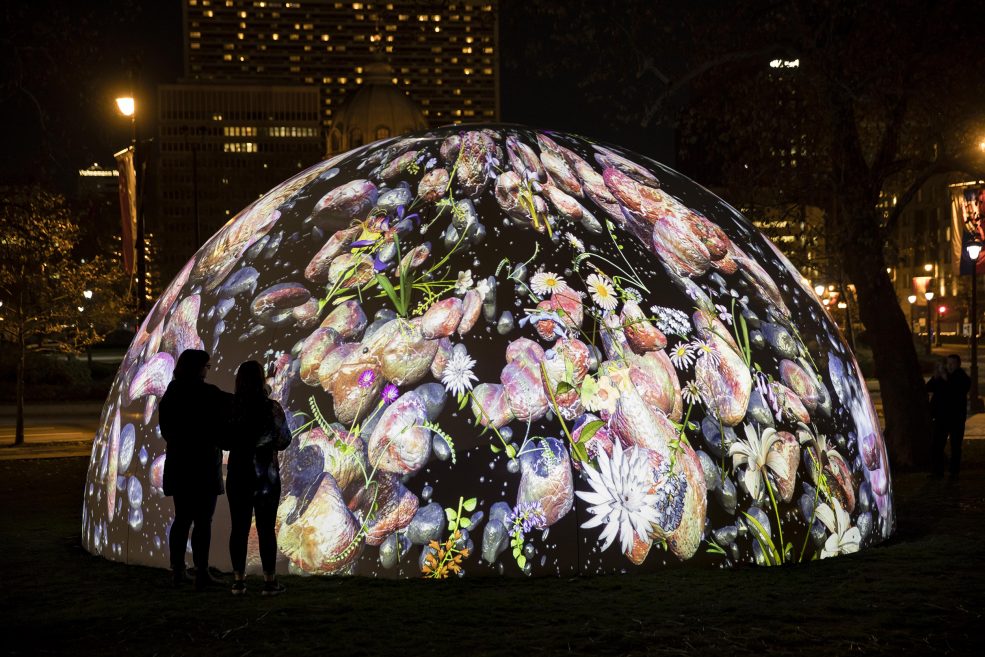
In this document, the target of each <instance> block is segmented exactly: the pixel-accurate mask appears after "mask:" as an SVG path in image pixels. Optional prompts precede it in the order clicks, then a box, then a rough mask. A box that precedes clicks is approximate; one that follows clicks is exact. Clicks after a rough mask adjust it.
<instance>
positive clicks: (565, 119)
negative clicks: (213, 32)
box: [0, 0, 673, 194]
mask: <svg viewBox="0 0 985 657" xmlns="http://www.w3.org/2000/svg"><path fill="white" fill-rule="evenodd" d="M0 17H2V21H3V24H2V35H3V37H4V38H3V39H2V43H3V45H2V47H3V48H4V49H5V50H6V51H7V52H6V53H5V54H4V56H3V57H2V60H3V62H2V64H0V65H2V66H3V87H2V91H3V93H2V96H0V98H2V102H0V112H2V117H3V121H4V124H5V125H8V126H9V125H14V126H16V129H15V130H12V131H9V132H8V135H9V137H8V140H7V144H6V150H7V153H6V157H4V158H3V164H2V165H0V179H3V180H8V181H24V180H39V179H40V180H42V181H45V182H47V183H48V184H51V185H53V186H54V187H55V188H56V189H58V190H59V191H63V192H66V193H69V194H71V193H72V192H73V191H74V186H75V175H76V174H75V172H76V171H77V170H78V169H79V168H82V167H85V166H88V165H89V164H91V163H93V162H99V163H100V164H103V165H110V164H111V163H112V154H113V152H115V151H116V150H118V149H120V148H122V147H123V146H125V145H126V144H127V142H128V141H129V125H128V123H127V121H126V120H125V119H123V118H122V117H120V116H118V115H117V114H116V113H115V111H114V105H113V99H114V98H115V97H116V96H118V95H121V94H124V93H126V92H127V90H128V87H129V81H128V70H130V68H131V67H133V68H134V69H135V70H137V71H138V75H137V78H136V80H135V92H136V94H137V95H138V97H143V98H146V99H147V102H153V98H154V97H155V96H156V86H157V85H158V84H167V83H172V82H176V81H178V79H179V78H180V77H181V76H182V73H183V70H182V24H181V2H179V1H178V0H154V1H151V0H143V1H141V0H93V1H89V2H69V1H67V0H62V1H61V2H59V1H57V0H14V1H13V2H9V3H5V6H4V9H3V10H2V14H0ZM551 29H556V28H555V26H553V25H551V24H550V21H549V20H548V19H545V18H544V17H542V16H540V17H539V16H536V15H535V14H533V13H531V11H530V10H529V9H528V8H527V6H526V3H524V2H517V1H512V0H507V1H505V2H502V3H501V8H500V53H501V54H500V57H501V59H500V84H501V95H500V98H501V117H500V118H501V120H502V121H504V122H513V123H524V124H529V125H532V126H536V127H542V128H551V129H557V130H567V131H573V132H577V133H581V134H584V135H586V136H589V137H592V138H596V139H601V140H606V141H612V142H615V143H619V144H622V145H625V146H628V147H630V148H633V149H634V150H636V151H637V152H640V153H643V154H647V155H651V156H653V157H656V158H657V159H660V160H661V161H664V162H668V163H672V162H673V140H672V135H671V133H670V132H669V131H667V130H661V129H656V128H648V129H643V128H639V127H636V126H634V125H632V124H631V123H619V122H617V121H614V120H612V117H611V112H606V108H604V107H602V106H601V105H600V104H599V103H598V101H597V100H593V99H591V98H590V97H589V95H587V94H586V93H585V90H584V89H583V88H580V87H579V86H578V82H579V77H578V70H579V67H578V66H577V65H564V64H567V63H571V62H577V61H578V58H579V57H584V53H581V52H577V51H574V50H575V49H572V51H570V52H564V51H562V50H561V49H553V50H549V51H548V53H547V54H546V56H545V55H544V54H543V53H542V54H540V55H538V57H537V61H532V62H527V61H524V58H525V56H526V55H527V53H529V52H530V49H529V47H528V46H529V45H530V44H531V43H532V42H533V41H534V40H537V39H542V38H543V36H544V34H545V31H547V30H551ZM545 71H547V72H549V73H548V74H546V75H545V73H544V72H545ZM25 89H27V90H28V91H30V96H29V95H28V94H27V93H25ZM38 107H41V108H43V113H44V116H45V122H44V126H42V125H41V121H40V120H39V111H38V109H37V108H38ZM144 109H145V112H144V113H143V114H142V115H143V116H147V115H148V114H149V115H151V116H153V114H154V112H155V110H154V108H153V107H152V106H149V105H147V104H146V103H145V105H144ZM153 130H154V127H153V126H152V125H150V124H147V123H145V124H142V125H141V133H142V135H143V136H144V137H147V136H150V135H151V134H152V131H153ZM43 135H47V136H48V139H49V140H50V142H49V143H50V146H49V147H47V148H45V147H44V146H42V144H43V143H44V141H45V140H44V139H43ZM39 172H40V173H39Z"/></svg>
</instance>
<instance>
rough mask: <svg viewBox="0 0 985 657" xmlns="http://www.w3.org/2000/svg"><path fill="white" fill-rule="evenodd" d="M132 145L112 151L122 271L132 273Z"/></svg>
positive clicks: (134, 178) (134, 211)
mask: <svg viewBox="0 0 985 657" xmlns="http://www.w3.org/2000/svg"><path fill="white" fill-rule="evenodd" d="M133 151H134V149H133V146H130V147H128V148H125V149H123V150H122V151H120V152H119V153H114V154H113V157H115V158H116V168H117V169H118V170H119V172H120V178H119V179H120V223H121V227H122V231H121V233H120V247H121V251H120V253H121V254H122V256H123V271H125V272H126V273H128V274H133V272H134V268H135V265H136V263H137V254H136V246H137V240H136V235H137V173H136V169H135V168H134V161H133Z"/></svg>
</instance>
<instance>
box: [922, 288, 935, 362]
mask: <svg viewBox="0 0 985 657" xmlns="http://www.w3.org/2000/svg"><path fill="white" fill-rule="evenodd" d="M923 297H924V298H925V299H926V300H927V353H928V354H929V353H930V350H931V349H932V348H933V346H934V332H933V330H931V329H932V327H933V323H932V322H933V319H934V318H933V315H932V314H931V312H930V306H931V304H930V302H931V301H933V300H934V293H933V292H929V291H928V292H924V293H923Z"/></svg>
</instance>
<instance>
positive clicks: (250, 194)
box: [154, 84, 325, 280]
mask: <svg viewBox="0 0 985 657" xmlns="http://www.w3.org/2000/svg"><path fill="white" fill-rule="evenodd" d="M158 108H159V119H158V121H159V149H158V158H157V159H158V161H157V166H156V170H157V171H156V173H157V181H158V184H157V190H158V203H157V208H158V212H157V216H156V218H155V219H156V226H155V227H154V232H155V234H156V235H158V236H159V242H160V243H159V244H158V245H157V247H158V263H159V266H160V271H161V273H162V276H163V277H164V280H169V279H170V278H171V276H173V275H174V274H176V273H177V271H178V270H179V269H180V268H181V267H182V266H183V265H184V264H185V262H186V261H187V260H188V258H190V257H191V256H192V254H193V253H194V252H195V250H196V249H197V248H198V247H199V246H200V245H201V244H202V243H203V242H204V241H205V240H207V239H208V238H209V237H210V236H211V235H212V234H213V233H215V232H216V231H217V230H218V229H219V228H220V227H221V226H222V225H223V224H225V223H226V222H227V221H228V220H229V219H231V218H232V217H233V216H235V214H236V213H237V212H239V211H240V210H242V209H243V208H245V207H246V206H247V205H249V204H250V203H252V202H253V201H255V200H256V199H257V198H258V197H259V196H260V195H262V194H263V193H265V192H267V191H268V190H269V189H271V188H273V187H274V186H275V185H277V184H279V183H281V182H283V181H284V180H286V179H287V178H290V177H291V176H293V175H294V174H296V173H297V172H298V171H300V170H301V169H304V168H305V167H308V166H311V165H312V164H314V163H316V162H318V161H319V160H320V159H321V158H322V155H323V154H324V148H325V147H324V139H323V137H322V129H321V114H320V105H319V95H318V89H316V88H313V87H304V86H293V87H279V86H250V85H233V84H228V85H223V84H177V85H162V86H160V87H159V88H158Z"/></svg>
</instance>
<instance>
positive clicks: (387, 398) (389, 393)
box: [380, 383, 400, 404]
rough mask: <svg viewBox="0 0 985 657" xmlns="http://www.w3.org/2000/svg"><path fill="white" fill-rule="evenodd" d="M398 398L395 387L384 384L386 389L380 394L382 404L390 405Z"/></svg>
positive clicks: (397, 391)
mask: <svg viewBox="0 0 985 657" xmlns="http://www.w3.org/2000/svg"><path fill="white" fill-rule="evenodd" d="M399 396H400V391H399V390H398V389H397V386H395V385H393V384H392V383H388V384H386V387H385V388H383V392H381V393H380V397H381V398H382V399H383V403H384V404H392V403H393V402H395V401H397V397H399Z"/></svg>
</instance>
